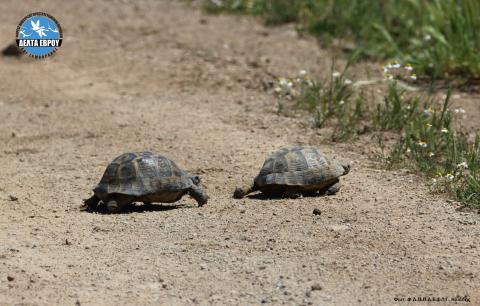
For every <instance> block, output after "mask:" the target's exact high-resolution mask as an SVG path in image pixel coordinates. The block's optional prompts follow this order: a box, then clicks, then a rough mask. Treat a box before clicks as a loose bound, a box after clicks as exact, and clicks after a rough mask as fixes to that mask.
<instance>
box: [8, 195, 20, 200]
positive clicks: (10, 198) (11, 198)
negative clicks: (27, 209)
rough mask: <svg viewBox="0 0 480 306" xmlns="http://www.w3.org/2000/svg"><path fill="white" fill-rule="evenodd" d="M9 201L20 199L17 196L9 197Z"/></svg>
mask: <svg viewBox="0 0 480 306" xmlns="http://www.w3.org/2000/svg"><path fill="white" fill-rule="evenodd" d="M8 199H9V200H10V201H18V198H17V197H16V196H14V195H9V196H8Z"/></svg>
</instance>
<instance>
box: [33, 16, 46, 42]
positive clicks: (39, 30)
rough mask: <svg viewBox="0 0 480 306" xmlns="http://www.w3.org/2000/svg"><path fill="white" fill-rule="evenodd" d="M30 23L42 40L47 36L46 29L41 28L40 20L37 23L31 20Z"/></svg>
mask: <svg viewBox="0 0 480 306" xmlns="http://www.w3.org/2000/svg"><path fill="white" fill-rule="evenodd" d="M30 23H31V25H32V30H33V31H35V32H37V33H38V36H40V38H42V37H43V36H47V34H45V31H46V29H45V27H43V26H40V19H38V20H37V22H33V20H30Z"/></svg>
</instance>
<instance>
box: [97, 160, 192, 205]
mask: <svg viewBox="0 0 480 306" xmlns="http://www.w3.org/2000/svg"><path fill="white" fill-rule="evenodd" d="M192 184H193V181H192V176H191V175H190V174H188V173H187V172H185V171H183V170H182V169H180V168H179V167H178V166H177V165H176V164H175V162H173V161H172V160H170V159H168V158H166V157H165V156H162V155H154V154H153V153H151V152H148V151H147V152H134V153H125V154H122V155H120V156H118V157H117V158H115V159H114V160H113V161H112V162H111V163H110V164H109V165H108V167H107V169H106V170H105V173H104V174H103V177H102V179H101V180H100V183H99V184H98V186H97V187H96V188H95V189H94V192H95V193H98V194H114V193H116V194H124V195H131V196H135V197H141V196H146V195H150V194H156V193H159V192H163V191H181V190H185V189H188V188H190V187H191V186H192Z"/></svg>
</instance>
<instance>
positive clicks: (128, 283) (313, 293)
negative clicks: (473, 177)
mask: <svg viewBox="0 0 480 306" xmlns="http://www.w3.org/2000/svg"><path fill="white" fill-rule="evenodd" d="M135 3H136V4H129V3H128V1H92V0H90V1H50V0H45V1H31V0H24V1H21V2H19V1H13V0H6V1H5V0H4V1H2V2H1V3H0V42H1V44H2V45H6V44H7V43H9V42H10V41H11V39H12V38H13V33H14V31H15V28H16V26H17V23H18V22H19V20H20V19H21V18H23V16H25V15H26V14H28V13H31V12H33V11H45V12H48V13H50V14H52V15H53V16H55V17H56V18H57V19H58V20H59V21H60V23H61V24H62V27H63V28H64V37H65V41H64V44H63V46H62V47H61V49H60V50H59V52H58V54H56V55H55V56H54V57H52V58H49V59H47V60H43V61H36V60H33V59H30V58H27V57H23V58H21V59H12V58H0V110H1V111H0V143H1V148H0V207H1V213H0V242H1V243H0V305H190V304H192V305H193V304H200V305H257V304H262V303H266V304H271V305H280V304H285V305H330V304H331V305H407V303H406V302H396V301H395V300H394V299H395V298H403V297H404V298H407V297H419V296H420V297H448V298H450V297H452V296H457V295H460V296H465V295H467V296H468V297H469V299H470V303H466V302H459V303H458V304H459V305H463V304H466V305H479V304H480V293H479V292H480V282H479V276H480V275H479V272H480V256H479V243H478V242H479V241H480V239H479V238H480V218H479V215H478V214H475V213H469V212H458V211H456V210H455V208H456V205H455V203H449V202H447V199H446V198H445V197H443V196H440V195H432V194H431V193H430V192H429V190H428V187H427V185H426V183H425V182H424V181H423V179H421V178H419V177H418V176H415V175H413V174H409V173H408V172H405V171H397V172H389V171H383V170H379V169H378V167H376V166H375V164H373V163H372V162H371V161H370V159H369V157H368V156H366V155H365V154H362V152H363V151H364V150H363V149H362V148H361V147H360V145H358V144H355V143H352V144H329V143H325V142H323V141H322V140H321V139H322V138H321V137H320V136H319V135H318V134H317V132H316V131H313V130H310V129H305V128H304V127H303V124H302V121H300V120H298V119H294V118H286V117H280V116H277V115H276V114H275V112H274V110H275V107H276V102H275V98H274V97H273V96H272V95H271V94H269V93H266V92H265V91H264V90H263V88H264V87H265V86H267V85H268V81H269V80H271V78H272V75H287V74H292V73H296V72H297V71H299V70H300V69H305V68H307V69H309V70H311V71H313V72H316V73H323V72H325V71H328V69H329V65H330V62H329V60H328V58H329V54H327V52H326V51H324V50H322V49H320V48H319V47H318V45H317V43H316V42H315V41H314V40H311V39H309V38H299V37H298V36H297V35H296V33H295V31H294V30H293V27H290V26H286V27H278V28H272V29H269V28H265V27H263V26H262V25H261V24H259V23H257V22H256V21H255V20H253V19H250V18H244V17H232V16H209V15H205V14H203V13H202V12H201V11H199V10H195V9H192V8H189V7H187V6H185V5H184V4H182V3H180V2H175V1H153V0H151V1H137V2H135ZM303 122H304V120H303ZM291 144H311V145H316V146H318V147H319V148H321V149H322V150H323V151H324V152H326V153H327V154H330V155H332V156H335V157H336V158H338V159H341V160H343V161H347V162H350V163H351V164H352V167H353V170H352V171H351V173H350V174H349V175H348V176H346V177H344V179H343V182H344V188H343V189H342V190H341V192H340V193H339V194H337V195H336V196H332V197H328V198H326V197H318V198H301V199H296V200H262V199H243V200H234V199H232V197H231V195H232V192H233V190H234V188H235V186H236V185H239V184H241V183H242V182H243V183H244V182H247V181H249V180H251V179H252V178H253V176H254V175H255V174H256V172H257V171H258V170H259V167H260V166H261V163H262V162H263V160H264V159H265V158H266V156H267V155H269V154H270V153H272V152H273V151H275V150H276V149H278V148H279V147H282V146H285V145H291ZM363 145H365V144H363ZM367 145H369V144H368V143H367ZM371 145H374V144H371ZM141 150H152V151H154V152H158V153H162V154H164V155H166V156H169V157H171V158H172V159H174V160H176V161H177V163H178V164H179V165H180V166H182V167H183V168H185V169H187V170H189V171H191V172H193V173H197V174H199V175H201V177H202V183H203V185H204V186H205V188H206V190H207V192H208V193H209V195H210V197H211V199H210V202H209V203H208V204H207V205H206V206H204V207H202V208H198V207H196V204H195V202H194V201H193V200H192V199H190V198H187V197H185V198H184V199H182V200H181V201H180V202H179V203H178V204H179V205H178V206H172V205H167V206H160V205H158V206H154V207H153V208H151V209H149V210H145V209H143V208H142V207H141V206H139V207H137V208H136V209H134V210H132V211H129V212H128V213H125V214H118V215H106V214H93V213H87V212H81V211H80V210H79V206H80V205H81V199H83V198H86V197H88V196H90V195H91V187H92V186H93V185H94V184H96V183H97V182H98V180H99V179H100V177H101V175H102V173H103V171H104V169H105V166H106V165H107V164H108V163H109V162H110V161H111V160H112V159H113V158H114V157H116V156H117V155H119V154H121V153H124V152H127V151H141ZM12 196H13V197H15V198H18V199H17V200H14V201H12V198H11V197H12ZM314 208H319V209H320V210H321V211H322V214H321V215H313V214H312V211H313V209H314ZM312 286H313V288H312ZM439 304H445V305H447V304H448V305H451V304H454V303H453V302H451V301H450V302H443V303H439Z"/></svg>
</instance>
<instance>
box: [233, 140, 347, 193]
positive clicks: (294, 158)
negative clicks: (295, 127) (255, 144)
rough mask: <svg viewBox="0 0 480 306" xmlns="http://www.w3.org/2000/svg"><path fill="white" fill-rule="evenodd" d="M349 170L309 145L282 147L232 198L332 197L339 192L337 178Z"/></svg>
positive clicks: (345, 165) (237, 189)
mask: <svg viewBox="0 0 480 306" xmlns="http://www.w3.org/2000/svg"><path fill="white" fill-rule="evenodd" d="M349 171H350V165H348V164H342V163H340V162H338V161H336V160H334V159H331V158H329V157H327V156H325V155H324V154H322V153H321V152H320V151H319V150H318V149H317V148H315V147H312V146H305V147H302V146H293V147H287V148H282V149H280V150H278V151H277V152H275V153H273V154H272V155H271V156H270V157H268V158H267V160H265V162H264V164H263V166H262V169H261V170H260V173H259V174H258V175H257V176H256V177H255V179H254V180H253V183H252V184H250V185H248V186H246V187H243V188H236V189H235V192H234V194H233V197H234V198H237V199H241V198H243V197H245V196H246V195H247V194H249V193H252V192H255V191H261V192H263V193H264V194H266V195H268V196H281V197H289V198H297V197H299V196H300V195H310V196H314V195H319V194H325V195H333V194H335V193H337V192H338V191H339V190H340V179H339V177H340V176H342V175H346V174H347V173H348V172H349Z"/></svg>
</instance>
